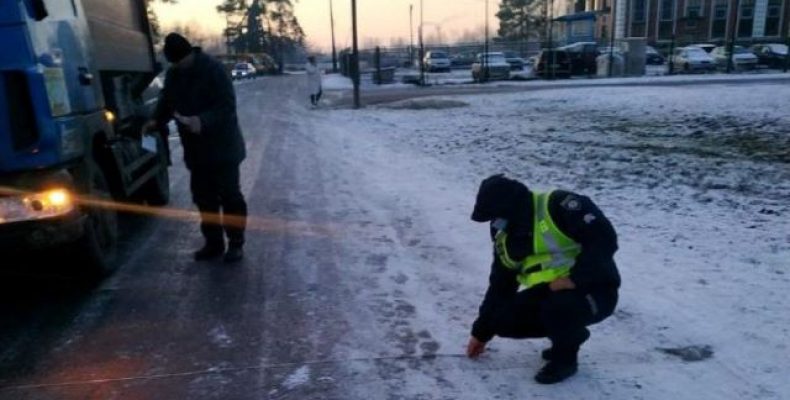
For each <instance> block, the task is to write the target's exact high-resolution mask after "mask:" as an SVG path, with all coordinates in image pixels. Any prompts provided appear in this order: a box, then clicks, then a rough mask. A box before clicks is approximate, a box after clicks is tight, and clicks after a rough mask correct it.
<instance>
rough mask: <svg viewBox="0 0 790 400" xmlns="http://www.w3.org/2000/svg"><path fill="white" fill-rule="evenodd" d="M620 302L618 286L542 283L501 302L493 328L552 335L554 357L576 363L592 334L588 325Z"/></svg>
mask: <svg viewBox="0 0 790 400" xmlns="http://www.w3.org/2000/svg"><path fill="white" fill-rule="evenodd" d="M616 304H617V290H611V291H610V290H606V291H604V292H599V293H593V294H584V293H581V292H580V291H578V290H560V291H557V292H552V291H551V290H549V288H548V286H547V285H540V286H537V287H535V288H532V289H529V290H523V291H521V292H518V293H516V294H515V295H514V296H513V297H512V298H510V299H508V300H506V301H504V302H503V304H500V305H499V307H498V308H497V312H496V314H495V315H494V317H493V320H492V321H491V322H492V328H493V329H494V331H495V334H496V335H498V336H501V337H507V338H515V339H523V338H542V337H548V338H549V339H550V340H551V344H552V358H553V359H554V360H557V361H560V362H564V363H575V362H576V361H577V360H576V357H577V353H578V351H579V347H580V346H581V345H582V343H584V342H585V341H586V340H587V338H588V337H589V331H588V330H587V328H586V327H587V326H588V325H592V324H595V323H598V322H601V321H602V320H604V319H606V318H607V317H608V316H610V315H611V314H612V312H613V311H614V308H615V306H616Z"/></svg>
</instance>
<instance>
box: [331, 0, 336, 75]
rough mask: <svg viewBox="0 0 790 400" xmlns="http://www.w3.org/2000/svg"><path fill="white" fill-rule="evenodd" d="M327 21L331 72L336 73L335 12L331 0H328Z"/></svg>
mask: <svg viewBox="0 0 790 400" xmlns="http://www.w3.org/2000/svg"><path fill="white" fill-rule="evenodd" d="M329 23H330V26H331V27H332V72H334V73H337V49H336V48H335V13H334V7H333V6H332V0H329Z"/></svg>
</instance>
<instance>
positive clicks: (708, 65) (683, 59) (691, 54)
mask: <svg viewBox="0 0 790 400" xmlns="http://www.w3.org/2000/svg"><path fill="white" fill-rule="evenodd" d="M672 63H673V68H674V69H675V70H676V71H683V72H693V71H714V70H716V62H715V61H714V60H713V57H711V56H710V54H708V53H707V52H705V50H703V49H701V48H699V47H696V46H689V47H678V48H677V49H675V52H674V54H673V55H672Z"/></svg>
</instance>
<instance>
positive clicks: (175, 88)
mask: <svg viewBox="0 0 790 400" xmlns="http://www.w3.org/2000/svg"><path fill="white" fill-rule="evenodd" d="M194 52H195V53H194V54H195V61H194V64H193V65H192V66H191V67H189V68H184V69H177V68H171V69H170V70H169V71H167V76H166V78H165V79H166V80H165V87H164V89H163V90H162V93H161V94H160V98H159V106H158V108H157V111H156V114H155V118H156V120H157V122H158V123H159V124H162V125H163V124H166V123H167V121H169V120H170V119H172V118H173V114H174V113H175V112H178V113H179V114H181V115H183V116H198V117H200V123H201V131H200V134H194V133H192V132H189V131H188V130H187V128H186V127H185V126H183V125H181V124H178V132H179V134H180V136H181V143H182V144H183V146H184V162H185V163H186V165H187V167H188V168H190V169H193V168H195V167H211V166H217V165H223V164H226V165H233V164H238V163H240V162H241V161H242V160H244V157H245V156H246V150H245V147H244V138H243V137H242V135H241V129H240V128H239V122H238V118H237V116H236V93H235V92H234V90H233V83H232V82H231V80H230V77H229V76H228V74H227V72H226V71H225V67H224V66H223V65H222V64H221V63H220V62H219V61H217V60H215V59H213V58H211V57H210V56H208V55H206V54H204V53H203V52H202V51H201V50H200V49H199V48H195V49H194Z"/></svg>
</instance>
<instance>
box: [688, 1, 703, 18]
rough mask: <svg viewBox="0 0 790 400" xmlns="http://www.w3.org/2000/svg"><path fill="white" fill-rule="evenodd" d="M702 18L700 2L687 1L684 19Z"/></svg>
mask: <svg viewBox="0 0 790 400" xmlns="http://www.w3.org/2000/svg"><path fill="white" fill-rule="evenodd" d="M700 17H702V0H688V1H687V2H686V18H690V19H694V18H700Z"/></svg>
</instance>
